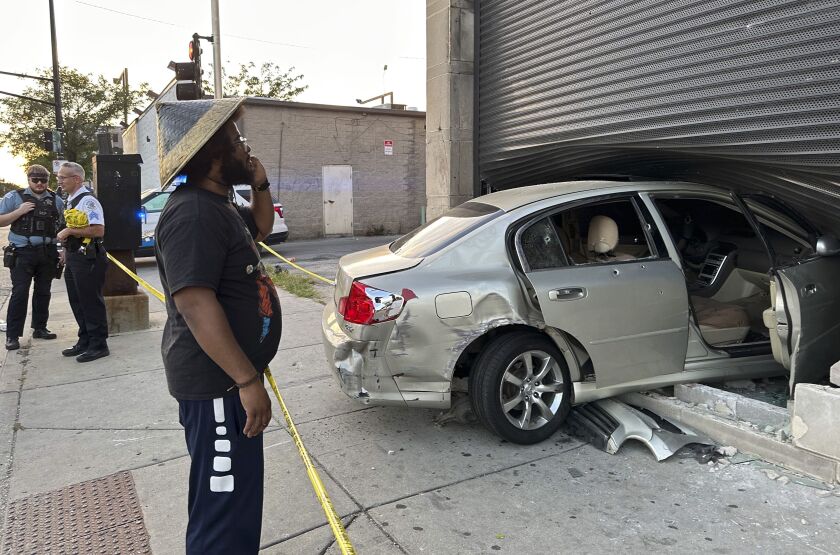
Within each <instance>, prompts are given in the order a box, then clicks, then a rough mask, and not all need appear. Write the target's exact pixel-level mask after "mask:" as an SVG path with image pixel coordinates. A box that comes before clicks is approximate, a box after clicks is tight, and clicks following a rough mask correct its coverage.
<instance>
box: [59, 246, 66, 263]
mask: <svg viewBox="0 0 840 555" xmlns="http://www.w3.org/2000/svg"><path fill="white" fill-rule="evenodd" d="M58 262H59V263H60V264H61V265H62V266H64V265H65V264H67V260H66V258H65V256H64V249H61V250H60V251H58Z"/></svg>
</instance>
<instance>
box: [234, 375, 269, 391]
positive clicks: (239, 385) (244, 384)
mask: <svg viewBox="0 0 840 555" xmlns="http://www.w3.org/2000/svg"><path fill="white" fill-rule="evenodd" d="M261 379H262V374H260V373H259V372H257V373H256V374H254V377H253V378H251V379H250V380H248V381H245V382H242V383H234V384H233V385H232V386H230V387H229V388H228V391H230V390H231V389H233V388H236V389H245V388H246V387H249V386H251V385H253V384H255V383H257V382H258V381H260V380H261Z"/></svg>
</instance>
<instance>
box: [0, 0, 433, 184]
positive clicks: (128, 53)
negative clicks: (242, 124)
mask: <svg viewBox="0 0 840 555" xmlns="http://www.w3.org/2000/svg"><path fill="white" fill-rule="evenodd" d="M54 3H55V17H56V35H57V42H58V59H59V62H60V63H61V65H64V66H69V67H73V68H75V69H78V70H81V71H83V72H85V73H91V74H93V75H99V74H102V75H104V76H105V77H106V78H115V77H119V75H120V73H121V72H122V70H123V68H128V77H129V83H130V84H132V85H139V84H140V83H141V82H146V83H148V84H149V85H150V87H151V89H152V90H153V91H160V90H161V89H163V88H164V87H165V86H166V84H167V83H169V81H170V80H171V79H172V77H173V73H172V71H171V70H169V69H167V65H168V64H169V61H170V60H173V61H176V62H186V61H189V58H188V51H187V48H188V44H189V41H190V39H191V38H192V34H193V33H196V32H197V33H198V34H200V35H211V34H212V27H211V13H210V0H142V1H137V0H135V1H130V0H122V1H119V0H54ZM219 6H220V7H219V13H220V16H219V20H220V23H221V35H222V41H221V50H222V63H223V65H224V66H225V67H231V68H234V69H235V68H238V67H239V64H241V63H247V62H254V63H255V64H257V65H258V66H259V65H260V64H262V63H263V62H274V63H276V64H278V65H279V66H280V67H281V68H284V69H285V68H288V67H290V66H294V67H295V72H296V73H300V74H303V76H304V77H303V80H302V82H303V84H306V85H309V88H308V89H307V90H306V91H305V92H304V93H303V94H301V95H300V96H299V97H298V98H297V100H298V101H301V102H315V103H323V104H337V105H356V102H355V99H357V98H361V99H363V100H364V99H368V98H370V97H373V96H375V95H379V94H382V93H384V92H388V91H393V92H394V102H395V103H398V104H407V105H408V106H414V107H417V109H419V110H425V108H426V84H425V76H426V61H425V56H426V46H425V44H426V34H425V33H426V2H425V1H424V0H391V2H382V1H381V0H377V1H373V0H308V1H301V0H273V1H271V0H238V1H234V0H220V1H219ZM202 44H203V54H202V56H203V57H202V65H203V66H204V70H205V76H207V74H208V69H209V64H210V62H212V60H213V53H212V45H210V44H208V43H206V42H202ZM51 65H52V58H51V44H50V21H49V3H48V1H47V0H3V2H2V3H0V70H2V71H10V72H15V73H26V74H32V73H33V72H34V71H35V70H36V69H38V68H44V67H51ZM386 65H387V70H385V69H384V67H385V66H386ZM31 83H34V82H33V81H30V80H21V79H18V78H15V77H10V76H5V75H0V90H3V91H7V92H12V93H17V94H20V93H21V92H22V91H23V89H24V88H25V87H26V86H27V85H30V84H31ZM208 92H212V91H208ZM0 96H2V95H0ZM375 103H376V102H374V103H372V104H375ZM130 119H133V116H131V118H130ZM0 132H3V130H0ZM22 164H23V161H22V160H19V159H17V160H16V159H15V158H14V157H12V156H11V154H10V153H9V152H8V151H7V150H5V149H0V181H2V180H6V181H10V182H12V183H18V184H24V182H25V176H24V175H23V168H22Z"/></svg>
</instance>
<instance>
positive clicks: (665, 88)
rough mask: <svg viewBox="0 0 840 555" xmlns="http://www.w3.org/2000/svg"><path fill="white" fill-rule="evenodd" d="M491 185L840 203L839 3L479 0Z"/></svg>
mask: <svg viewBox="0 0 840 555" xmlns="http://www.w3.org/2000/svg"><path fill="white" fill-rule="evenodd" d="M477 4H478V18H479V25H478V33H479V37H478V43H479V53H478V95H477V96H478V125H477V126H476V127H477V141H478V158H479V172H480V177H481V178H482V179H483V180H485V181H486V182H487V183H488V184H489V185H490V186H492V187H494V188H507V187H514V186H521V185H529V184H534V183H540V182H546V181H562V180H568V179H574V178H576V177H583V176H588V175H611V174H615V175H634V176H638V177H668V178H679V179H688V180H693V181H699V182H706V183H715V184H720V185H724V186H731V187H735V188H741V189H755V188H760V189H764V190H769V191H771V192H775V193H777V194H779V195H780V196H784V197H786V198H788V199H789V200H792V201H794V202H797V203H798V204H800V206H801V205H804V204H808V203H809V202H812V201H813V199H816V198H819V199H820V201H821V202H827V203H828V204H829V206H827V207H823V214H822V216H823V218H821V219H822V220H823V221H824V223H826V224H828V225H836V222H834V220H836V217H835V218H832V217H831V215H830V214H831V209H832V206H833V207H836V208H840V187H838V180H840V178H838V174H840V171H838V170H840V39H838V37H840V0H812V1H803V0H795V1H794V0H789V1H785V0H703V1H693V0H667V1H662V0H612V1H610V0H577V1H556V0H554V1H552V0H481V1H480V2H478V3H477Z"/></svg>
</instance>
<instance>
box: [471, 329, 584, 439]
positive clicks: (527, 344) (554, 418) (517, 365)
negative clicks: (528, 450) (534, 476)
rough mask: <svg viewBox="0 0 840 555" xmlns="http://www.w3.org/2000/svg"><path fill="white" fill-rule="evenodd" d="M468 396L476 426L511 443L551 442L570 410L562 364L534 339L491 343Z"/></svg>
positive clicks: (511, 337) (525, 335) (522, 335)
mask: <svg viewBox="0 0 840 555" xmlns="http://www.w3.org/2000/svg"><path fill="white" fill-rule="evenodd" d="M469 391H470V399H471V402H472V406H473V410H474V411H475V413H476V416H477V417H478V419H479V421H480V422H481V423H482V424H484V425H485V426H486V427H487V428H488V429H490V430H491V431H492V432H494V433H495V434H497V435H499V436H501V437H503V438H504V439H507V440H508V441H512V442H514V443H522V444H530V443H538V442H540V441H543V440H544V439H546V438H548V437H550V436H551V435H552V434H554V432H556V431H557V428H559V427H560V425H561V424H562V423H563V421H564V420H565V419H566V416H567V415H568V414H569V409H570V407H571V381H570V379H569V370H568V368H567V366H566V361H565V360H564V358H563V356H562V354H561V353H560V351H559V349H557V347H556V346H555V345H554V344H553V343H552V342H551V341H550V340H549V339H548V338H546V337H544V336H540V335H538V334H536V333H529V332H517V333H511V334H508V335H504V336H502V337H500V338H499V339H497V340H496V341H493V342H491V343H489V344H488V345H487V346H486V347H485V349H484V351H483V352H482V353H481V355H480V356H479V357H478V358H477V359H476V361H475V365H474V366H473V369H472V372H471V374H470V381H469Z"/></svg>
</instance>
